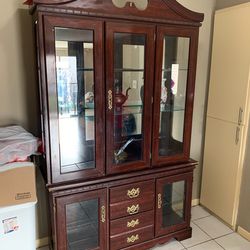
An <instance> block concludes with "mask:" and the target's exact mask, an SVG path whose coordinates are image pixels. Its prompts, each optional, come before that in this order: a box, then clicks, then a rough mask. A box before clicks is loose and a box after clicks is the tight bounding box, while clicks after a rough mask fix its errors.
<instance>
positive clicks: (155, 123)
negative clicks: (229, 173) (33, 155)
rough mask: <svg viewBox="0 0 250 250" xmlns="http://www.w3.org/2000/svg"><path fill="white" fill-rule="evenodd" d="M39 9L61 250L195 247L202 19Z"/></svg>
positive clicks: (144, 11) (107, 3)
mask: <svg viewBox="0 0 250 250" xmlns="http://www.w3.org/2000/svg"><path fill="white" fill-rule="evenodd" d="M30 2H32V1H30ZM30 7H31V13H32V14H33V17H34V24H35V29H36V38H37V39H36V41H37V43H36V44H37V58H38V76H39V77H38V79H39V90H40V106H41V123H42V138H43V144H44V153H43V159H44V162H46V164H45V165H44V167H43V173H44V177H45V179H46V181H47V187H48V190H49V195H50V201H51V202H50V203H51V220H52V231H53V245H54V248H55V249H57V250H69V249H70V250H76V249H81V250H85V249H95V250H97V249H129V250H132V249H136V250H138V249H149V248H151V247H153V246H154V245H156V244H158V243H160V244H162V243H164V242H167V241H168V240H169V239H171V238H177V239H179V240H181V239H185V238H188V237H190V236H191V228H190V210H191V193H192V174H193V169H194V167H195V165H196V164H197V162H195V161H193V160H191V159H190V158H189V157H190V156H189V154H190V153H189V151H190V139H191V129H192V112H193V99H194V86H195V72H196V60H197V47H198V33H199V26H200V25H201V22H202V21H203V14H199V13H195V12H193V11H190V10H188V9H186V8H184V7H183V6H181V5H180V4H179V3H178V2H176V1H175V0H148V1H146V0H145V1H131V2H127V3H126V2H124V4H122V1H116V0H100V1H99V0H98V1H93V0H71V1H66V0H65V1H64V0H61V1H53V0H34V1H33V4H32V5H31V6H30Z"/></svg>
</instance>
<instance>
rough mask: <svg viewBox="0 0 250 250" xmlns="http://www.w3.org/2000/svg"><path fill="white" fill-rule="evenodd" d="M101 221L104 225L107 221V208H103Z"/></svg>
mask: <svg viewBox="0 0 250 250" xmlns="http://www.w3.org/2000/svg"><path fill="white" fill-rule="evenodd" d="M101 221H102V223H104V222H105V221H106V209H105V206H102V207H101Z"/></svg>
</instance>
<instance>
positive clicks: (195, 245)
mask: <svg viewBox="0 0 250 250" xmlns="http://www.w3.org/2000/svg"><path fill="white" fill-rule="evenodd" d="M209 241H213V239H209V240H205V241H203V242H200V243H197V244H194V245H192V246H189V247H188V248H192V247H197V246H199V245H202V244H204V243H207V242H209ZM188 248H186V249H188ZM223 249H224V248H223Z"/></svg>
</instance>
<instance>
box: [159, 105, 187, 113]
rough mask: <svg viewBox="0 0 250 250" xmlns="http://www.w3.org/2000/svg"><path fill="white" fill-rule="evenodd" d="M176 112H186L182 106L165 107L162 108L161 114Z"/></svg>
mask: <svg viewBox="0 0 250 250" xmlns="http://www.w3.org/2000/svg"><path fill="white" fill-rule="evenodd" d="M176 111H185V108H184V107H181V106H174V107H173V106H171V105H164V107H163V106H161V112H162V113H164V112H176Z"/></svg>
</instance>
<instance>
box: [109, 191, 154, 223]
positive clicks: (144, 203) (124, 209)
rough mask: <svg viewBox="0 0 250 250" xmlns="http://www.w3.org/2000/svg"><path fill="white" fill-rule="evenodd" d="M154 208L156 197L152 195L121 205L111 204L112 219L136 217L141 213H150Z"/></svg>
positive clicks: (121, 203)
mask: <svg viewBox="0 0 250 250" xmlns="http://www.w3.org/2000/svg"><path fill="white" fill-rule="evenodd" d="M153 208H154V196H153V195H150V196H148V197H144V198H143V199H135V200H130V201H124V202H120V203H115V204H110V219H111V220H113V219H118V218H121V217H125V216H129V215H135V214H138V213H141V212H145V211H149V210H152V209H153Z"/></svg>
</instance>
